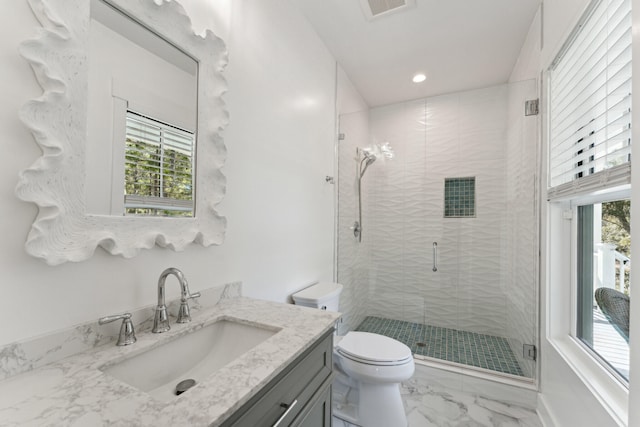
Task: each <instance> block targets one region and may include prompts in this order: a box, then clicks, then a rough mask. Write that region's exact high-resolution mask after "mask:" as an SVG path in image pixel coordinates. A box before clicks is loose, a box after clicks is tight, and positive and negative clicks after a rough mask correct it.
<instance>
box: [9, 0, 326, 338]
mask: <svg viewBox="0 0 640 427" xmlns="http://www.w3.org/2000/svg"><path fill="white" fill-rule="evenodd" d="M213 3H215V4H213ZM185 5H186V6H187V7H188V10H190V11H191V12H192V13H193V14H194V15H193V16H194V17H195V18H197V22H196V23H195V24H196V29H197V31H198V32H200V31H202V29H204V28H206V27H210V28H212V29H213V31H214V32H215V31H216V30H218V29H219V33H220V35H221V36H222V37H224V38H225V39H226V42H227V46H228V49H229V61H230V62H229V66H228V68H227V70H226V71H225V75H226V78H227V80H228V83H229V87H230V88H229V92H228V93H227V94H226V95H225V97H224V98H225V100H226V102H227V106H228V109H229V112H230V117H231V124H230V125H229V126H228V127H227V129H226V130H225V132H224V136H225V143H226V146H227V149H228V160H227V163H226V165H225V166H224V168H223V172H224V174H225V175H226V177H227V195H226V196H225V198H224V200H223V202H222V203H221V204H220V205H219V211H220V213H221V214H223V215H225V216H226V217H227V220H228V229H227V235H226V241H225V242H224V244H223V245H222V246H220V247H211V248H202V247H199V246H192V247H189V248H188V249H187V250H186V251H184V252H182V253H175V252H172V251H170V250H164V249H159V248H156V249H152V250H146V251H143V252H142V253H141V254H140V255H139V256H137V257H136V258H133V259H122V258H119V257H114V256H110V255H107V254H105V253H104V252H103V251H102V250H100V249H98V250H97V251H96V253H95V255H94V256H93V258H92V259H90V260H88V261H85V262H82V263H67V264H64V265H61V266H58V267H49V266H47V265H46V264H45V263H43V262H42V261H40V260H37V259H34V258H31V257H29V256H27V255H26V253H25V251H24V249H23V244H24V242H25V239H26V236H27V233H28V231H29V228H30V226H31V222H32V220H33V218H34V217H35V214H36V209H37V208H36V206H35V205H33V204H30V203H24V202H21V201H19V200H18V199H17V198H16V197H15V196H14V193H13V192H14V187H15V185H16V183H17V175H18V172H19V171H20V170H22V169H24V168H26V167H28V166H29V165H30V164H32V163H33V162H34V161H35V159H36V158H37V157H38V156H39V154H40V153H39V149H38V147H37V145H36V144H35V142H34V140H33V138H32V136H31V135H30V134H29V132H28V131H27V129H26V128H25V126H24V125H23V124H22V123H21V122H20V121H19V119H18V109H19V108H20V106H21V105H22V104H24V103H25V102H26V101H27V100H29V99H31V98H34V97H37V96H38V95H39V94H40V93H41V90H40V88H39V86H38V85H37V82H36V80H35V78H34V76H33V73H32V72H31V70H30V68H29V66H28V64H27V62H26V61H25V60H24V59H22V58H21V57H20V56H19V54H18V45H19V43H20V42H21V41H22V40H25V39H27V38H30V37H33V36H34V34H35V32H36V28H37V27H38V26H39V24H38V23H37V21H36V19H35V17H34V16H33V15H32V13H31V11H30V9H29V6H28V4H27V2H26V1H20V2H2V3H0V16H2V18H0V19H2V25H0V28H1V29H0V61H2V64H3V68H2V69H3V73H2V79H0V86H1V88H0V92H1V93H2V94H3V97H2V98H3V102H2V103H0V129H2V134H3V136H4V139H3V143H4V152H5V155H3V156H1V158H0V182H1V184H0V204H1V206H2V207H3V211H4V215H3V220H2V222H1V225H0V235H1V236H2V243H1V244H0V266H1V267H2V272H3V274H2V278H1V279H0V283H1V284H0V287H1V288H2V298H0V313H2V317H1V319H2V322H3V324H4V325H5V327H3V328H0V345H2V344H7V343H10V342H13V341H16V340H21V339H26V338H29V337H33V336H36V335H40V334H45V333H47V332H51V331H54V330H59V329H62V328H65V327H68V326H71V325H74V324H78V323H82V322H85V321H89V320H95V319H96V318H97V317H99V316H102V315H106V314H111V313H116V312H122V311H125V310H130V309H132V308H135V307H141V306H146V305H150V304H153V303H154V301H155V300H156V283H157V278H158V276H159V274H160V272H161V271H162V270H163V269H164V268H166V267H169V266H175V267H178V268H181V269H182V270H183V271H184V273H185V275H186V276H187V277H188V279H189V281H190V285H191V289H192V291H197V290H198V289H202V288H206V287H210V286H214V285H221V284H224V283H228V282H232V281H237V280H240V281H242V282H243V283H244V290H245V294H247V295H250V296H254V297H258V298H265V299H270V300H276V301H285V300H286V298H287V296H288V295H289V294H290V293H292V292H293V291H294V290H297V289H299V288H300V287H302V286H304V285H306V284H308V283H309V282H311V281H314V280H331V279H332V276H333V262H332V261H333V260H332V257H333V221H334V216H333V186H331V185H330V184H327V183H325V179H324V178H325V176H326V175H332V172H333V153H334V150H333V144H334V129H335V114H336V112H335V75H336V72H335V68H336V67H335V61H334V59H333V58H332V57H331V55H330V54H329V53H328V51H327V50H326V48H325V47H324V45H323V44H322V42H321V41H320V40H319V39H318V37H317V36H316V34H315V32H314V31H313V30H312V29H311V28H310V26H309V25H308V24H307V23H306V21H305V20H304V19H303V18H302V16H301V15H300V14H298V13H297V12H296V9H295V8H292V7H291V5H290V4H289V1H287V0H244V1H242V0H233V2H231V1H227V2H222V1H221V2H209V1H204V0H188V1H187V0H185ZM177 288H178V286H173V285H169V286H168V294H169V297H175V296H177V295H178V294H179V293H178V289H177Z"/></svg>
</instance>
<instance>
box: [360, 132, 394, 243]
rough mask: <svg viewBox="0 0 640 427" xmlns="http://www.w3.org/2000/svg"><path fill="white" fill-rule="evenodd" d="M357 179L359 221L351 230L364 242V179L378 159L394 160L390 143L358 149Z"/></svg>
mask: <svg viewBox="0 0 640 427" xmlns="http://www.w3.org/2000/svg"><path fill="white" fill-rule="evenodd" d="M356 155H357V157H356V177H357V182H358V186H357V190H358V220H357V221H356V222H355V223H354V224H353V227H351V229H352V230H353V235H354V236H355V237H356V238H357V239H358V241H359V242H361V241H362V191H361V187H362V177H363V176H364V173H365V172H366V171H367V168H368V167H369V165H371V164H372V163H373V162H375V161H376V160H377V159H382V160H385V159H389V160H391V159H393V156H394V153H393V148H391V145H390V144H389V143H388V142H384V143H383V144H382V145H380V144H374V145H373V146H371V147H366V148H356Z"/></svg>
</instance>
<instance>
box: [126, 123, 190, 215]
mask: <svg viewBox="0 0 640 427" xmlns="http://www.w3.org/2000/svg"><path fill="white" fill-rule="evenodd" d="M126 128H127V130H126V140H125V162H124V163H125V173H124V208H125V215H147V216H186V217H190V216H193V211H194V209H193V170H194V168H193V165H194V164H193V160H194V152H195V150H194V148H195V135H194V133H193V132H190V131H188V130H184V129H180V128H178V127H176V126H172V125H171V124H169V123H163V122H161V121H159V120H154V119H152V118H150V117H145V116H144V115H141V114H138V113H136V112H133V111H127V126H126Z"/></svg>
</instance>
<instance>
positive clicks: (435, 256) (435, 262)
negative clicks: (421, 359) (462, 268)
mask: <svg viewBox="0 0 640 427" xmlns="http://www.w3.org/2000/svg"><path fill="white" fill-rule="evenodd" d="M433 271H438V242H433Z"/></svg>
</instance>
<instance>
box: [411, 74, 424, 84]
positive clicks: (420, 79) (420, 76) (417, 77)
mask: <svg viewBox="0 0 640 427" xmlns="http://www.w3.org/2000/svg"><path fill="white" fill-rule="evenodd" d="M425 80H427V76H425V75H424V74H422V73H419V74H416V75H415V76H413V82H414V83H422V82H423V81H425Z"/></svg>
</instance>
